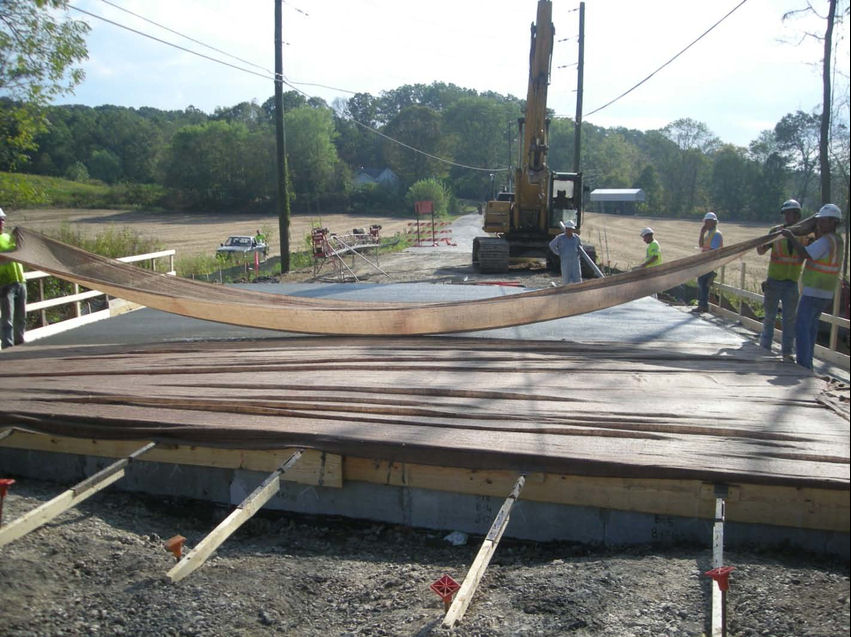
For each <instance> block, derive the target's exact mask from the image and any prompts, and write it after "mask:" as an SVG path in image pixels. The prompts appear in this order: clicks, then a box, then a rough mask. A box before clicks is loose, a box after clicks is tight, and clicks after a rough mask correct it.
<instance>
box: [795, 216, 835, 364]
mask: <svg viewBox="0 0 851 637" xmlns="http://www.w3.org/2000/svg"><path fill="white" fill-rule="evenodd" d="M815 220H816V240H815V241H813V242H812V243H811V244H810V245H808V246H806V247H804V245H803V244H802V243H801V242H800V241H798V239H797V238H796V237H795V235H793V234H792V232H791V231H790V230H788V229H784V230H783V231H782V232H783V236H784V237H787V238H788V239H791V241H792V245H793V246H794V247H795V250H796V251H797V252H798V254H799V255H801V257H803V258H804V271H803V274H802V275H801V284H802V285H803V290H802V291H801V298H800V300H799V301H798V315H797V318H796V319H795V362H796V363H798V365H801V366H802V367H806V368H807V369H812V368H813V352H814V351H815V346H816V337H817V336H818V326H819V316H820V315H821V313H822V312H824V311H825V310H826V309H828V306H829V305H830V301H831V299H832V298H833V291H834V290H835V289H836V282H837V280H838V279H839V272H840V269H841V265H842V245H843V244H842V237H840V236H839V234H837V232H836V229H837V227H838V226H839V222H840V221H842V211H841V210H840V209H839V206H837V205H836V204H832V203H827V204H825V205H823V206H822V207H821V209H820V210H819V211H818V212H817V213H816V214H815Z"/></svg>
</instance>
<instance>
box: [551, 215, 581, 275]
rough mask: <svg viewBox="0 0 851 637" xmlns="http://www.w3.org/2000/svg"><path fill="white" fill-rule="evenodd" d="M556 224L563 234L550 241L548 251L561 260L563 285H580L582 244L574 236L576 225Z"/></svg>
mask: <svg viewBox="0 0 851 637" xmlns="http://www.w3.org/2000/svg"><path fill="white" fill-rule="evenodd" d="M558 223H559V225H560V226H561V227H562V229H563V230H564V232H563V233H562V234H559V235H556V236H555V237H554V238H553V240H552V241H550V251H551V252H552V253H553V254H557V255H558V257H559V259H560V260H561V282H562V283H563V284H565V285H567V284H568V283H582V268H581V267H580V262H579V258H580V257H579V250H580V249H581V245H582V242H581V241H580V240H579V235H578V234H576V223H574V222H573V221H570V220H568V221H559V222H558Z"/></svg>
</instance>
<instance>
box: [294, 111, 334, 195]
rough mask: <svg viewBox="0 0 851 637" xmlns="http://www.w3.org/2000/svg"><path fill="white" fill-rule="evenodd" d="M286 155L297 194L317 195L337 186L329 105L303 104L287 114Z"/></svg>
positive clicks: (331, 115) (332, 119)
mask: <svg viewBox="0 0 851 637" xmlns="http://www.w3.org/2000/svg"><path fill="white" fill-rule="evenodd" d="M284 121H285V122H286V129H287V157H288V158H289V159H288V161H289V170H290V173H291V174H292V180H293V184H294V185H295V189H296V193H297V194H302V195H311V196H313V197H314V198H315V197H317V196H318V195H320V194H321V193H323V192H325V191H326V190H330V189H332V187H333V186H334V175H335V167H336V165H337V149H336V148H335V147H334V117H333V112H332V111H331V109H330V108H327V107H326V108H314V107H313V106H303V107H301V108H297V109H295V110H293V111H290V112H288V113H286V115H285V116H284Z"/></svg>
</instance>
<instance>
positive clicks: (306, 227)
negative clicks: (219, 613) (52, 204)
mask: <svg viewBox="0 0 851 637" xmlns="http://www.w3.org/2000/svg"><path fill="white" fill-rule="evenodd" d="M412 222H413V219H400V218H396V217H382V216H369V215H349V214H323V215H294V216H293V217H292V219H291V224H290V249H291V250H300V249H303V248H304V246H305V239H306V238H307V237H309V235H310V228H311V227H312V226H313V225H314V224H319V225H321V226H323V227H326V228H328V229H329V230H330V231H331V232H336V233H339V234H344V233H347V232H350V231H351V230H352V228H368V227H369V226H370V225H371V224H374V223H377V224H379V225H381V226H382V231H381V233H382V236H383V237H391V236H393V235H394V234H395V233H397V232H405V230H406V229H407V228H408V224H410V223H412ZM62 223H70V224H73V226H74V227H75V228H76V229H79V230H81V231H82V232H83V233H84V234H86V235H88V236H94V235H95V234H97V233H98V232H99V231H100V230H102V229H103V228H104V227H105V226H109V225H111V224H112V225H119V226H128V227H130V228H132V229H134V230H136V231H137V232H138V233H139V234H140V235H142V236H145V237H152V238H155V239H157V240H158V241H159V242H160V243H162V245H163V247H164V248H173V249H175V250H177V256H178V258H179V257H180V256H184V255H186V256H188V255H196V254H210V255H212V254H213V253H214V252H215V250H216V248H217V247H218V245H219V243H221V242H222V241H224V240H225V238H227V236H228V235H230V234H251V235H253V234H254V233H255V232H256V230H257V229H262V230H263V231H264V233H265V234H266V236H267V237H268V240H269V244H270V251H269V253H270V254H271V255H274V254H280V245H281V243H280V236H279V233H278V220H277V218H276V217H274V216H268V215H266V216H251V215H238V216H236V215H230V214H213V213H193V214H190V213H173V212H169V213H164V212H156V213H153V212H139V211H115V210H72V209H57V210H52V209H45V210H21V211H16V212H14V213H13V214H12V215H10V218H9V220H8V221H7V225H8V226H10V227H14V226H15V225H22V226H26V227H28V228H32V229H34V230H39V231H44V230H47V229H50V228H56V227H59V226H60V225H61V224H62ZM645 226H650V227H652V228H653V229H654V230H655V232H656V235H655V236H656V239H658V241H659V243H660V244H661V246H662V254H663V257H664V259H665V260H666V261H671V260H674V259H678V258H681V257H684V256H689V255H692V254H695V253H696V252H697V237H698V234H699V232H700V222H697V221H684V220H680V219H660V218H652V217H633V216H621V215H608V214H605V215H604V214H596V213H586V217H585V223H584V225H583V229H582V239H583V241H584V242H585V243H588V244H591V245H593V246H595V247H596V249H597V255H598V261H599V262H600V263H601V264H603V265H607V266H610V267H613V268H617V269H619V270H626V269H629V268H630V267H633V266H635V265H637V264H639V263H641V262H642V261H643V260H644V251H645V244H644V242H643V241H642V240H641V237H639V234H638V233H639V231H640V230H641V229H642V228H643V227H645ZM719 229H720V230H721V231H722V232H723V234H724V241H725V243H726V244H727V245H731V244H733V243H737V242H739V241H743V240H745V239H750V238H753V237H755V236H759V235H760V234H764V233H765V232H766V231H767V228H766V227H765V226H764V225H758V224H744V223H727V222H724V220H723V219H722V220H721V222H720V224H719ZM742 264H744V267H745V272H746V274H745V289H749V290H752V291H757V290H758V289H759V283H760V282H761V281H762V280H763V279H764V277H765V269H766V267H767V265H768V257H767V256H759V255H757V254H756V252H755V251H754V252H753V253H750V254H748V255H745V257H744V258H743V259H742V260H738V261H735V262H734V263H731V264H730V265H728V266H727V267H726V269H725V273H724V277H725V278H724V280H725V282H727V283H729V284H731V285H736V286H739V285H740V284H741V271H742ZM719 280H720V279H719Z"/></svg>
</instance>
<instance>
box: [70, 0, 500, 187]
mask: <svg viewBox="0 0 851 637" xmlns="http://www.w3.org/2000/svg"><path fill="white" fill-rule="evenodd" d="M101 1H102V2H105V3H106V4H109V5H112V6H116V5H114V4H113V3H112V2H109V1H108V0H101ZM68 8H70V9H73V10H74V11H78V12H80V13H83V14H85V15H88V16H91V17H92V18H96V19H98V20H102V21H104V22H107V23H109V24H112V25H113V26H116V27H119V28H121V29H125V30H127V31H130V32H132V33H135V34H137V35H140V36H142V37H145V38H149V39H151V40H154V41H155V42H159V43H160V44H165V45H166V46H170V47H173V48H176V49H179V50H181V51H184V52H186V53H191V54H192V55H196V56H198V57H200V58H203V59H205V60H209V61H210V62H215V63H217V64H222V65H224V66H227V67H230V68H232V69H235V70H237V71H242V72H243V73H249V74H251V75H255V76H257V77H261V78H263V79H267V80H273V81H280V82H281V83H282V84H284V85H286V86H288V87H289V88H291V89H292V90H294V91H296V92H297V93H299V94H301V95H303V96H304V97H306V98H308V99H311V98H312V97H313V96H311V95H308V94H307V93H305V92H304V91H302V90H301V89H299V88H298V87H297V86H295V84H300V85H304V86H318V87H322V88H327V89H329V90H335V91H341V92H344V93H350V94H352V95H355V94H357V92H356V91H349V90H345V89H340V88H337V87H332V86H327V85H324V84H317V83H310V82H294V81H291V80H287V78H286V77H285V76H283V74H281V76H280V78H279V77H278V74H277V73H273V72H271V71H266V74H264V73H259V72H257V71H253V70H251V69H246V68H242V67H240V66H237V65H235V64H231V63H230V62H227V61H225V60H220V59H218V58H214V57H212V56H209V55H206V54H204V53H200V52H198V51H194V50H192V49H189V48H186V47H184V46H181V45H179V44H176V43H174V42H169V41H168V40H163V39H161V38H158V37H156V36H154V35H151V34H150V33H145V32H144V31H139V30H138V29H134V28H132V27H129V26H127V25H124V24H121V23H120V22H116V21H115V20H110V19H109V18H106V17H104V16H101V15H97V14H95V13H92V12H90V11H87V10H85V9H80V8H79V7H76V6H74V5H71V4H69V5H68ZM116 8H119V9H121V7H117V6H116ZM122 10H124V11H126V12H127V13H130V14H131V15H133V16H135V17H137V18H140V19H142V20H145V21H146V22H149V23H150V24H153V25H155V26H157V27H160V28H162V29H165V30H167V31H170V32H171V33H174V34H175V35H178V36H180V37H183V38H186V39H188V40H191V41H192V42H195V43H196V44H200V45H201V46H204V47H206V48H209V49H211V50H214V51H216V52H218V53H222V54H223V55H227V56H228V57H232V58H234V59H237V60H239V61H240V62H243V63H245V64H249V65H251V66H255V67H257V68H261V69H262V68H263V67H262V66H260V65H257V64H254V63H253V62H248V61H247V60H243V59H241V58H238V57H236V56H234V55H231V54H229V53H226V52H225V51H221V50H219V49H217V48H215V47H213V46H210V45H208V44H205V43H203V42H200V41H199V40H195V39H194V38H191V37H189V36H187V35H184V34H182V33H180V32H178V31H175V30H173V29H170V28H168V27H165V26H163V25H161V24H158V23H156V22H154V21H153V20H149V19H147V18H145V17H143V16H140V15H138V14H135V13H133V12H132V11H129V10H125V9H122ZM300 12H301V13H304V12H303V11H300ZM305 15H308V14H306V13H305ZM351 121H352V122H354V123H355V124H357V125H358V126H360V127H362V128H364V129H366V130H369V131H371V132H373V133H375V134H376V135H378V136H380V137H382V138H384V139H386V140H388V141H391V142H393V143H395V144H398V145H399V146H402V147H404V148H407V149H408V150H411V151H413V152H416V153H419V154H421V155H424V156H426V157H428V158H430V159H434V160H436V161H439V162H441V163H444V164H447V165H450V166H456V167H458V168H465V169H468V170H476V171H482V172H504V171H507V170H509V169H508V168H482V167H480V166H469V165H467V164H462V163H459V162H456V161H453V160H450V159H445V158H443V157H439V156H437V155H433V154H431V153H428V152H426V151H424V150H421V149H419V148H415V147H414V146H411V145H410V144H406V143H405V142H402V141H401V140H398V139H395V138H393V137H390V136H389V135H386V134H384V133H382V132H381V131H379V130H377V129H375V128H372V127H371V126H369V125H367V124H364V123H363V122H359V121H357V120H356V119H354V118H352V120H351Z"/></svg>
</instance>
